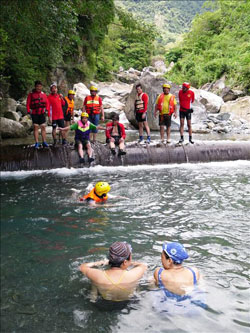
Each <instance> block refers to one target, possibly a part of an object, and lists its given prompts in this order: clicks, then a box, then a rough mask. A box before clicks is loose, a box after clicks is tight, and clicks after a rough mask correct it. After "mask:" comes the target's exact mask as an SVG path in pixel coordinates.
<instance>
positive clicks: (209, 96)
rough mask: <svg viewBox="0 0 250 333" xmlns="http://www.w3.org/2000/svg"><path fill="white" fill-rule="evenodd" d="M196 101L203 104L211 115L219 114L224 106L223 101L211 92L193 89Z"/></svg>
mask: <svg viewBox="0 0 250 333" xmlns="http://www.w3.org/2000/svg"><path fill="white" fill-rule="evenodd" d="M193 90H194V92H195V96H196V100H197V101H199V102H200V103H201V104H203V105H204V106H205V108H206V111H207V112H209V113H218V112H219V111H220V108H221V106H222V105H223V104H224V102H223V99H222V98H221V97H220V96H217V95H215V94H213V93H211V92H208V91H205V90H202V89H193Z"/></svg>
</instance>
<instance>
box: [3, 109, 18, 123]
mask: <svg viewBox="0 0 250 333" xmlns="http://www.w3.org/2000/svg"><path fill="white" fill-rule="evenodd" d="M4 117H5V118H8V119H12V120H15V121H19V120H20V116H19V114H18V113H17V112H15V111H6V112H4Z"/></svg>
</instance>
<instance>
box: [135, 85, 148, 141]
mask: <svg viewBox="0 0 250 333" xmlns="http://www.w3.org/2000/svg"><path fill="white" fill-rule="evenodd" d="M135 88H136V91H137V95H136V99H135V117H136V121H137V122H138V126H139V141H138V142H139V143H143V125H144V126H145V130H146V132H147V140H146V143H150V140H151V138H150V128H149V126H148V122H147V108H148V95H147V94H146V93H144V92H143V91H142V85H141V84H140V83H139V84H137V85H136V87H135Z"/></svg>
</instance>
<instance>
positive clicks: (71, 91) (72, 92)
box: [68, 90, 76, 95]
mask: <svg viewBox="0 0 250 333" xmlns="http://www.w3.org/2000/svg"><path fill="white" fill-rule="evenodd" d="M75 94H76V93H75V91H74V90H69V91H68V95H75Z"/></svg>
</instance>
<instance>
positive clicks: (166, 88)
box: [135, 82, 195, 144]
mask: <svg viewBox="0 0 250 333" xmlns="http://www.w3.org/2000/svg"><path fill="white" fill-rule="evenodd" d="M162 89H163V93H162V94H160V95H159V96H158V97H157V99H156V103H155V109H154V117H155V118H156V116H157V113H159V126H160V136H161V141H162V142H164V132H165V127H166V134H167V143H170V142H171V141H170V133H171V119H172V115H173V116H174V118H177V108H176V105H177V101H176V98H175V96H174V95H172V94H171V93H170V89H171V86H170V84H166V83H165V84H163V85H162ZM136 91H137V96H136V100H135V115H136V120H137V122H138V124H139V143H143V142H144V141H143V127H145V130H146V133H147V139H146V143H150V129H149V126H148V122H147V107H148V95H147V94H146V93H144V92H143V91H142V85H141V84H137V85H136ZM178 97H179V103H180V114H179V115H180V136H181V137H180V140H179V143H183V142H184V135H183V134H184V122H185V118H186V119H187V126H188V132H189V142H190V143H192V144H193V143H194V141H193V139H192V126H191V114H192V112H193V109H192V108H191V105H192V103H193V102H194V99H195V96H194V92H193V91H192V90H190V84H189V83H187V82H184V83H183V84H182V89H181V90H180V91H179V96H178Z"/></svg>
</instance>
